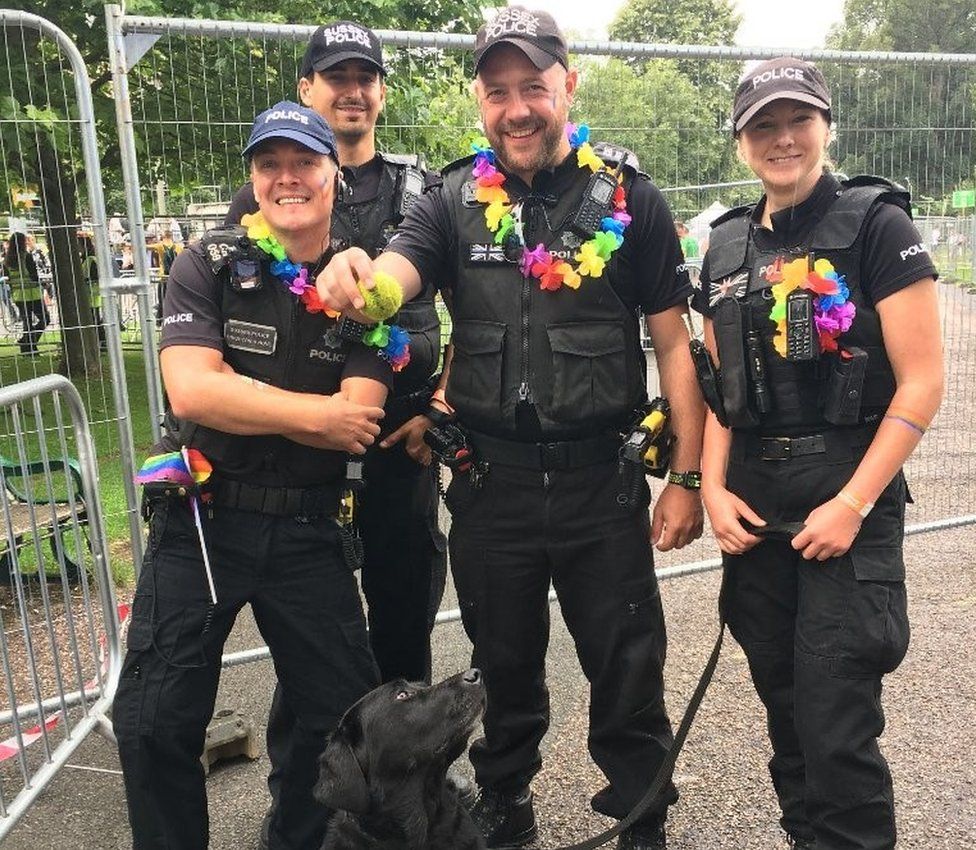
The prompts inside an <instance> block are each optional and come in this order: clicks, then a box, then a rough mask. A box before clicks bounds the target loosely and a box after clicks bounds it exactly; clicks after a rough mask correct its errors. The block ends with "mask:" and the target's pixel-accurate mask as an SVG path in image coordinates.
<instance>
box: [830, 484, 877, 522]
mask: <svg viewBox="0 0 976 850" xmlns="http://www.w3.org/2000/svg"><path fill="white" fill-rule="evenodd" d="M837 498H838V499H840V500H841V501H842V502H843V503H844V504H845V505H847V507H849V508H850V509H851V510H852V511H854V513H856V514H858V515H859V516H860V517H861V519H864V517H866V516H867V515H868V514H869V513H871V509H872V508H873V507H874V502H866V501H865V500H864V499H862V498H861V497H860V496H855V495H854V494H853V493H851V492H850V491H849V490H841V491H840V492H839V493H838V494H837Z"/></svg>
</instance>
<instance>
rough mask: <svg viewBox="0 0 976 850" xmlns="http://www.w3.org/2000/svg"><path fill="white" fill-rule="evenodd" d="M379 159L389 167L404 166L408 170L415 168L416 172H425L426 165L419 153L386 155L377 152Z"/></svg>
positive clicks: (382, 152)
mask: <svg viewBox="0 0 976 850" xmlns="http://www.w3.org/2000/svg"><path fill="white" fill-rule="evenodd" d="M379 155H380V159H382V160H383V161H384V162H388V163H389V164H390V165H405V166H407V167H408V168H416V169H417V170H418V171H427V163H426V162H425V161H424V157H423V155H422V154H419V153H386V152H385V151H380V152H379Z"/></svg>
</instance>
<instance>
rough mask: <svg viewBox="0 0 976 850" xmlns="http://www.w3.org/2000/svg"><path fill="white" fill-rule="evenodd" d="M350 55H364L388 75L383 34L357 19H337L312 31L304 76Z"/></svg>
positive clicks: (364, 60)
mask: <svg viewBox="0 0 976 850" xmlns="http://www.w3.org/2000/svg"><path fill="white" fill-rule="evenodd" d="M347 59H361V60H362V61H363V62H368V63H369V64H370V65H374V66H375V67H376V70H377V71H379V72H380V73H381V74H383V75H384V76H385V75H386V68H385V67H384V65H383V44H382V43H381V42H380V39H379V36H378V35H377V34H376V33H375V32H373V31H372V30H371V29H370V28H369V27H364V26H363V25H362V24H357V23H356V22H355V21H336V22H335V23H334V24H325V25H324V26H321V27H319V28H318V29H317V30H316V31H315V32H314V33H312V37H311V38H310V39H309V42H308V47H307V48H306V49H305V58H304V59H302V72H301V73H302V76H303V77H310V76H312V73H313V72H314V71H324V70H326V69H327V68H331V67H332V66H333V65H338V64H339V63H340V62H345V61H346V60H347Z"/></svg>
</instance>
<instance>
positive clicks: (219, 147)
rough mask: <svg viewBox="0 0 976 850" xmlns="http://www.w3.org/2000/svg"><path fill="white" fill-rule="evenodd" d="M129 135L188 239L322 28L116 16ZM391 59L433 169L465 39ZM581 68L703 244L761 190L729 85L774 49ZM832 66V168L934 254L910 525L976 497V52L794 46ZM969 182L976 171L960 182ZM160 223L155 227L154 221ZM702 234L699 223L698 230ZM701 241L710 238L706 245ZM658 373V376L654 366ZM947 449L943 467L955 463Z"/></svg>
mask: <svg viewBox="0 0 976 850" xmlns="http://www.w3.org/2000/svg"><path fill="white" fill-rule="evenodd" d="M121 29H122V32H123V34H124V39H123V42H124V49H125V51H126V62H125V67H126V68H127V69H128V78H129V79H128V83H129V92H130V97H131V113H132V119H133V120H132V125H131V127H132V130H133V132H134V134H135V140H134V145H133V148H134V149H136V150H138V151H139V158H138V169H137V170H138V174H139V175H140V181H141V186H142V187H143V188H145V189H146V191H144V192H142V193H141V195H142V203H143V204H144V207H143V209H142V210H141V211H140V214H141V215H142V216H143V218H144V219H145V220H146V221H149V222H150V225H148V226H147V229H148V227H150V226H152V227H154V228H155V230H156V232H158V231H159V230H160V229H161V228H162V227H163V226H164V223H165V222H166V221H167V217H175V218H176V219H177V220H179V221H180V222H181V224H182V226H183V229H184V231H185V233H186V235H187V237H189V238H193V237H195V236H197V235H199V234H200V233H201V232H202V230H203V228H204V226H205V225H207V224H212V223H214V222H217V221H219V220H220V218H221V216H222V214H223V211H224V210H225V209H226V204H227V202H228V201H229V200H230V198H231V196H232V194H233V192H234V191H235V190H236V188H237V187H238V186H240V185H241V184H242V183H243V182H244V181H245V180H246V179H247V175H246V173H245V167H244V164H243V162H242V161H241V159H240V156H239V151H240V149H241V148H242V146H243V144H244V141H245V139H246V137H247V134H248V132H249V129H250V125H251V122H252V120H253V117H254V115H255V114H257V112H259V111H260V110H262V109H264V108H266V107H267V106H268V105H269V104H271V103H273V102H275V101H277V100H280V99H284V98H294V97H295V86H296V80H297V76H298V68H299V64H300V61H301V57H302V54H303V52H304V47H305V43H306V41H307V39H308V37H309V35H310V34H311V33H312V31H313V29H314V27H313V26H311V25H309V26H293V25H276V24H257V23H248V22H230V21H198V20H186V19H158V18H142V17H132V16H128V17H123V18H122V21H121ZM380 35H381V37H382V38H383V40H384V43H385V45H386V58H387V59H388V64H389V67H390V68H391V73H390V74H389V75H388V77H387V84H388V95H387V106H386V109H385V111H384V113H383V115H382V117H381V124H380V127H379V128H378V135H379V143H380V146H381V148H385V149H387V150H391V151H394V152H397V151H422V152H424V153H425V154H426V156H427V158H428V160H429V161H430V162H431V164H432V165H435V166H439V165H442V164H444V163H446V162H448V161H450V160H452V159H454V158H456V157H458V156H461V155H463V154H464V153H465V152H466V144H467V142H468V141H469V140H470V138H471V137H472V136H473V135H474V134H475V132H476V121H477V110H476V108H475V104H474V101H473V98H471V97H470V95H469V94H468V84H469V81H470V78H471V70H472V68H471V56H470V50H471V48H472V47H473V37H472V36H462V35H449V34H430V33H408V32H391V31H385V32H381V33H380ZM570 46H571V50H572V51H573V52H574V53H575V62H576V64H577V65H579V66H580V67H581V69H582V80H581V85H580V89H579V91H578V95H577V98H576V102H575V105H574V108H573V114H572V118H573V120H576V121H581V122H586V123H589V124H590V126H591V131H592V136H593V137H594V138H596V139H607V140H612V141H614V142H616V143H619V144H623V145H625V146H627V147H629V148H631V149H632V150H634V151H635V152H636V153H637V155H638V157H639V159H640V163H641V168H642V169H643V170H644V171H646V172H648V173H649V174H650V175H651V177H652V178H653V179H654V180H655V182H656V183H657V184H658V185H660V186H661V187H663V190H664V191H665V193H666V196H667V198H668V201H669V203H670V204H671V207H672V210H673V212H674V214H675V216H676V218H681V219H684V220H685V221H687V222H688V223H689V224H690V225H692V227H693V228H698V230H697V232H698V235H699V237H700V238H701V239H702V241H703V242H706V241H707V233H708V222H709V221H710V220H711V219H712V218H713V217H714V216H715V215H717V214H718V212H717V211H718V210H721V209H723V208H725V207H729V206H732V205H735V204H739V203H744V202H748V201H750V200H754V199H755V198H756V197H757V194H758V189H757V186H756V181H755V180H754V179H752V175H751V174H750V173H749V172H748V171H747V170H746V168H745V166H743V165H741V164H740V163H738V162H737V160H736V157H735V152H734V146H733V142H732V139H731V134H730V132H729V121H728V117H727V116H728V110H729V105H730V101H731V92H732V89H733V88H734V86H735V82H736V80H737V78H738V76H739V75H740V74H741V72H742V70H743V68H744V67H745V64H744V63H745V62H746V61H747V60H750V59H758V58H764V57H768V56H770V55H775V54H774V51H764V50H755V49H752V48H750V49H740V48H724V47H690V46H675V45H638V44H619V43H616V44H613V43H593V42H586V43H574V44H571V45H570ZM800 55H802V56H804V57H805V58H809V59H812V60H815V61H819V62H820V63H821V66H822V67H823V69H824V71H825V73H826V74H827V76H828V77H829V79H830V82H831V85H832V87H833V91H834V93H835V98H834V111H833V112H834V118H835V120H836V122H837V126H838V129H837V133H836V140H835V143H834V146H833V148H832V155H833V157H834V159H835V160H836V165H837V168H838V169H839V170H840V171H842V172H849V173H852V174H854V173H875V174H879V175H881V176H885V177H889V178H891V179H894V180H896V181H898V182H901V183H903V184H905V185H906V186H907V187H908V188H910V189H911V190H912V192H913V196H914V203H915V206H916V211H917V215H918V218H919V225H920V228H921V230H922V232H923V235H925V236H926V238H927V239H928V241H929V242H930V243H932V247H933V253H934V256H935V257H936V260H937V261H938V263H939V266H940V270H941V274H942V277H941V280H940V284H939V291H940V301H941V305H942V311H943V333H944V336H945V352H946V371H947V378H946V386H947V394H946V403H945V405H944V406H943V411H942V413H941V414H940V416H939V417H938V418H937V420H936V421H935V423H934V424H933V427H932V428H931V429H930V431H929V433H928V435H927V436H926V439H925V440H924V441H923V443H922V445H921V447H920V448H919V450H918V451H917V452H916V454H915V455H914V456H913V458H912V459H911V461H910V462H909V464H908V470H907V471H908V476H909V480H910V482H911V485H912V492H913V494H915V496H916V505H915V507H914V508H913V509H912V511H911V513H910V515H909V516H910V521H913V522H918V523H929V522H932V521H936V520H942V519H945V520H949V519H951V518H954V517H960V516H965V515H968V514H969V512H970V510H971V505H972V504H974V503H976V452H974V447H976V439H974V438H976V434H974V425H973V424H972V421H971V417H970V416H968V415H967V411H971V410H972V409H973V408H974V406H976V381H974V380H973V376H974V372H976V319H974V310H976V299H974V297H973V290H974V288H976V286H974V283H973V278H972V265H973V256H974V253H976V231H974V222H976V219H974V217H973V210H972V209H969V210H954V209H952V208H951V203H950V198H951V196H952V191H953V189H955V188H956V187H958V186H962V185H972V183H973V178H974V176H976V175H974V171H973V164H974V162H976V158H974V156H973V144H974V136H976V134H974V127H976V103H974V95H973V92H974V91H976V56H969V55H966V56H958V55H936V54H901V55H899V54H891V53H866V52H859V53H844V52H840V51H802V52H801V53H800ZM967 181H968V182H967ZM153 222H155V224H153ZM693 232H695V231H694V230H693ZM702 247H703V248H704V244H703V246H702ZM649 374H650V376H651V381H652V385H653V382H654V381H655V380H656V377H655V371H654V367H653V362H652V364H651V368H650V372H649ZM947 463H948V464H949V465H948V466H947ZM715 553H716V548H715V546H714V543H713V541H711V540H710V539H709V538H708V536H707V534H706V538H705V539H703V540H702V541H701V542H700V543H699V544H697V545H695V546H691V547H688V548H686V549H684V550H682V551H681V552H680V553H668V554H667V555H665V556H663V557H659V559H658V560H659V563H660V564H661V565H664V566H671V565H675V564H681V563H684V562H688V561H692V562H694V561H698V560H702V559H707V558H711V557H713V556H714V555H715Z"/></svg>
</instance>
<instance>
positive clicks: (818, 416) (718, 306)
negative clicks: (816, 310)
mask: <svg viewBox="0 0 976 850" xmlns="http://www.w3.org/2000/svg"><path fill="white" fill-rule="evenodd" d="M878 203H894V204H898V205H899V206H902V207H903V208H910V207H909V205H908V198H907V193H905V192H903V191H902V190H900V189H899V188H898V187H896V186H894V184H891V183H888V182H887V181H883V180H880V179H878V178H870V179H868V178H858V179H855V180H852V181H846V182H844V183H841V190H840V191H839V192H838V193H837V196H836V198H835V199H834V201H833V203H832V204H831V205H830V207H829V208H828V209H827V211H826V212H825V213H824V215H823V217H822V218H821V219H820V221H819V222H817V224H815V225H814V227H813V228H812V230H811V231H810V233H809V234H808V235H807V237H806V239H805V244H803V245H800V246H797V247H795V248H791V249H788V250H785V249H784V250H779V251H775V252H770V253H764V252H762V251H760V250H759V248H758V247H757V246H756V243H755V240H754V229H755V223H754V222H753V220H752V210H753V208H752V207H740V208H738V209H735V210H732V211H730V212H729V213H726V215H725V216H723V217H722V218H720V219H719V220H718V221H717V222H716V223H715V224H714V227H713V230H712V234H711V237H710V239H709V248H708V254H709V271H710V275H709V276H710V277H711V282H710V284H709V287H710V289H709V304H710V306H711V307H712V309H713V311H714V312H713V327H714V329H715V338H716V343H717V346H718V353H719V361H720V364H721V367H722V394H723V400H724V402H725V405H726V412H727V414H728V417H729V423H730V425H731V426H732V427H733V428H737V429H738V428H742V429H755V430H758V431H760V432H761V433H766V434H774V433H783V432H785V431H791V432H794V433H799V432H800V431H802V430H804V429H808V430H810V429H817V428H823V427H830V423H829V422H828V421H827V420H826V419H825V418H824V405H825V399H826V396H827V393H828V389H829V387H830V383H831V380H832V378H833V375H834V372H835V371H837V370H838V366H839V363H840V355H839V354H838V353H837V352H829V353H823V354H821V356H820V357H819V358H818V359H815V360H807V361H793V360H787V359H786V358H785V357H783V356H781V355H780V354H779V353H778V352H777V351H776V349H775V347H774V344H773V339H774V336H775V331H776V325H775V324H774V323H773V321H772V320H771V319H770V318H769V313H770V309H771V307H772V304H773V295H772V292H771V289H772V286H773V282H770V281H769V280H768V279H767V275H768V274H769V271H770V270H771V269H772V268H773V267H774V266H775V265H776V264H777V263H778V261H780V260H782V261H783V262H789V261H791V260H793V259H796V258H797V257H804V258H807V259H808V261H809V260H820V259H826V260H829V261H830V263H831V264H832V265H833V267H834V270H835V271H836V272H837V273H838V274H839V275H843V276H844V278H845V279H846V282H847V286H848V289H849V290H850V296H849V300H850V301H851V303H853V304H854V305H855V309H856V312H855V316H854V321H853V323H852V325H851V327H850V329H849V330H847V331H846V332H844V333H842V334H841V335H840V337H839V338H838V339H837V343H838V345H839V347H840V349H841V350H845V349H846V350H849V349H852V348H855V347H856V348H860V349H862V350H864V351H865V352H866V353H867V364H866V369H865V378H864V384H863V389H862V390H861V402H860V404H861V409H860V415H859V417H858V422H860V423H864V422H872V421H875V420H876V419H877V418H878V416H879V415H880V414H881V413H883V411H884V410H885V409H886V408H887V406H888V404H889V403H890V401H891V398H892V396H893V395H894V392H895V378H894V373H893V372H892V368H891V364H890V363H889V361H888V357H887V354H886V353H885V348H884V340H883V338H882V334H881V321H880V319H879V317H878V313H877V311H876V310H875V308H874V306H873V305H872V304H870V303H869V302H868V301H867V299H866V298H865V295H864V292H863V290H862V287H861V255H862V251H863V247H864V246H863V239H864V225H865V222H866V221H867V220H868V218H869V216H870V214H871V211H872V210H873V209H874V207H875V205H876V204H878ZM750 334H751V335H752V342H753V344H754V343H755V342H756V341H757V337H758V344H759V350H760V352H761V361H762V366H763V367H764V370H765V381H764V384H765V391H766V402H767V406H768V407H769V409H768V410H767V411H766V412H762V413H760V412H759V411H758V409H757V404H756V389H755V380H754V376H753V375H752V374H751V371H750V365H749V360H750V358H754V357H755V356H756V355H755V348H754V347H753V348H750V344H749V340H748V337H749V335H750ZM814 344H815V345H818V341H817V340H816V339H815V340H814ZM835 380H836V379H835ZM850 424H855V423H850Z"/></svg>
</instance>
